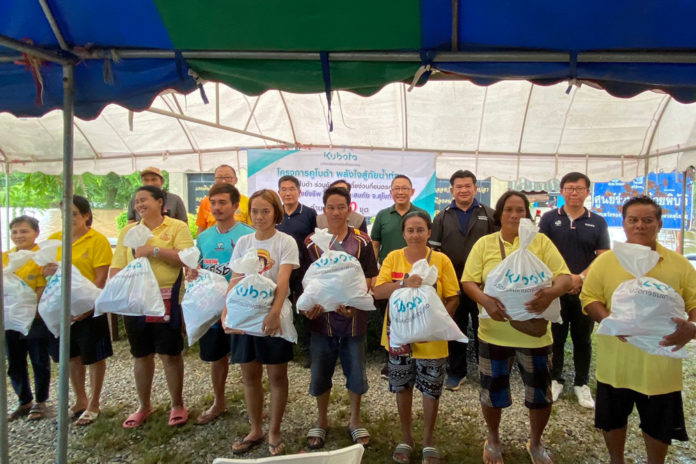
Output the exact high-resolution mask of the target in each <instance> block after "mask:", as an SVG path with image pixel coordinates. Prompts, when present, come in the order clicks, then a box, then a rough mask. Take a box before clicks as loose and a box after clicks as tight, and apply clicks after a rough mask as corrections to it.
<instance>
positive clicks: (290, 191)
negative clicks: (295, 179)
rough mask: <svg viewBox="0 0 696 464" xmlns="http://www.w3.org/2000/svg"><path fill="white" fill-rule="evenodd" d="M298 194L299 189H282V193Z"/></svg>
mask: <svg viewBox="0 0 696 464" xmlns="http://www.w3.org/2000/svg"><path fill="white" fill-rule="evenodd" d="M293 192H297V187H283V188H281V189H280V193H293Z"/></svg>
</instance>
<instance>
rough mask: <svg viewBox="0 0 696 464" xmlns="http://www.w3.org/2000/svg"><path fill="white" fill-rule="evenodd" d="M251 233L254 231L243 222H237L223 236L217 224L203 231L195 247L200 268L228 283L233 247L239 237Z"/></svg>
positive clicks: (230, 274) (230, 273) (230, 275)
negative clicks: (218, 275) (199, 253)
mask: <svg viewBox="0 0 696 464" xmlns="http://www.w3.org/2000/svg"><path fill="white" fill-rule="evenodd" d="M253 233H254V229H253V228H252V227H250V226H248V225H246V224H244V223H243V222H237V223H236V224H235V225H234V227H232V228H231V229H230V230H228V231H227V232H226V233H224V234H222V233H220V229H219V228H218V225H217V224H216V225H214V226H213V227H210V228H208V229H205V230H204V231H203V232H201V234H200V235H199V236H198V239H197V240H196V246H197V247H198V249H199V250H200V251H201V258H200V263H201V267H202V268H203V269H206V270H208V271H211V272H215V273H216V274H220V275H221V276H223V277H224V278H225V279H227V280H228V281H229V280H230V277H232V269H230V268H229V263H230V258H231V257H232V251H234V246H235V245H236V244H237V241H239V239H240V238H241V237H243V236H245V235H248V234H253Z"/></svg>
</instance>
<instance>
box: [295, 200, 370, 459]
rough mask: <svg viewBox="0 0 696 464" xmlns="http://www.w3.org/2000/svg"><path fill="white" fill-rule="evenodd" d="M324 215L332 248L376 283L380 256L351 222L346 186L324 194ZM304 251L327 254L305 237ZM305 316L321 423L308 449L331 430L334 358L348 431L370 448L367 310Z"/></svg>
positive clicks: (311, 433) (311, 435)
mask: <svg viewBox="0 0 696 464" xmlns="http://www.w3.org/2000/svg"><path fill="white" fill-rule="evenodd" d="M323 200H324V215H325V216H326V220H327V225H328V230H329V233H331V234H332V235H333V236H334V242H333V244H332V249H336V250H341V251H345V252H346V253H348V254H350V255H352V256H355V257H356V258H357V259H358V261H360V266H361V267H362V270H363V273H364V274H365V279H366V281H367V287H368V288H371V287H372V279H373V277H375V276H377V274H378V272H377V260H376V259H375V254H374V250H373V248H372V244H371V243H370V238H369V237H368V235H367V234H366V233H365V232H362V231H360V230H359V229H357V228H354V227H349V226H348V215H349V214H350V194H349V193H348V190H346V189H344V188H337V187H330V188H328V189H327V190H326V192H324V197H323ZM305 243H306V249H307V254H308V256H309V259H310V260H311V261H312V262H314V261H316V260H317V259H319V257H320V256H321V255H322V254H323V252H322V251H321V250H320V249H319V247H317V246H316V245H315V244H314V242H313V241H312V236H310V237H307V240H306V242H305ZM303 314H304V315H305V316H306V317H307V318H308V319H309V320H310V322H309V326H310V331H311V344H310V353H311V357H312V363H311V364H312V375H311V381H310V386H309V393H310V395H312V396H314V397H316V398H317V408H318V410H319V419H318V425H317V427H315V428H312V429H310V431H309V433H308V434H307V447H309V448H310V449H317V448H321V447H323V446H324V441H325V439H326V431H327V430H328V428H329V419H328V408H329V395H330V394H331V386H332V382H331V378H332V377H333V373H334V369H335V367H336V360H337V359H339V358H340V359H341V366H342V368H343V374H344V376H345V377H346V388H347V389H348V393H349V397H350V421H349V423H348V432H349V433H350V436H351V439H352V441H353V442H354V443H360V444H361V445H363V446H367V445H368V444H369V442H370V434H369V432H368V431H367V430H366V429H365V428H363V427H362V426H361V421H360V402H361V398H362V395H363V394H364V393H366V392H367V388H368V385H367V362H366V353H365V351H366V346H367V335H366V334H367V313H366V312H365V311H361V310H359V309H356V308H352V307H346V306H339V307H338V309H337V310H336V311H335V312H328V313H327V312H324V308H323V307H321V306H319V305H317V306H314V307H313V308H311V309H310V310H309V311H304V312H303Z"/></svg>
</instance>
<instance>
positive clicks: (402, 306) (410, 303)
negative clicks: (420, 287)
mask: <svg viewBox="0 0 696 464" xmlns="http://www.w3.org/2000/svg"><path fill="white" fill-rule="evenodd" d="M422 303H423V298H421V297H419V296H414V297H413V298H411V299H410V300H407V301H404V300H402V299H401V298H397V299H396V300H394V307H395V308H396V310H397V311H398V312H400V313H404V312H406V311H413V310H414V309H416V308H417V307H418V306H419V305H421V304H422Z"/></svg>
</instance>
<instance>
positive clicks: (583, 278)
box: [578, 272, 585, 282]
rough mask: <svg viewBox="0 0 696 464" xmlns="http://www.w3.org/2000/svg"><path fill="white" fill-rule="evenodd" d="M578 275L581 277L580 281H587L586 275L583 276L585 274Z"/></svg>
mask: <svg viewBox="0 0 696 464" xmlns="http://www.w3.org/2000/svg"><path fill="white" fill-rule="evenodd" d="M578 275H579V276H580V280H581V281H583V282H584V281H585V274H583V273H582V272H581V273H580V274H578Z"/></svg>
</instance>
